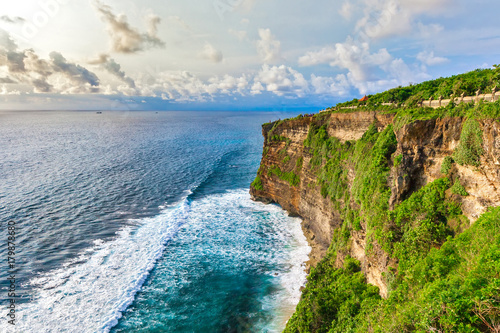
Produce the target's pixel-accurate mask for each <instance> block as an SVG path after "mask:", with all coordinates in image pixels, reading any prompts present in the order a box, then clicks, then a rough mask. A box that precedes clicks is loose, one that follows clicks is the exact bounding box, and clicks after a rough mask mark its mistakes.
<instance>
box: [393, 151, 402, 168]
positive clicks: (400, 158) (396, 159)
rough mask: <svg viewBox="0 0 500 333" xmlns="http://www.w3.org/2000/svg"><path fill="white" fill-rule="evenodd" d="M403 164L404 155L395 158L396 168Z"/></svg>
mask: <svg viewBox="0 0 500 333" xmlns="http://www.w3.org/2000/svg"><path fill="white" fill-rule="evenodd" d="M401 162H403V155H402V154H399V155H398V156H396V157H395V158H394V166H395V167H398V166H399V165H400V164H401Z"/></svg>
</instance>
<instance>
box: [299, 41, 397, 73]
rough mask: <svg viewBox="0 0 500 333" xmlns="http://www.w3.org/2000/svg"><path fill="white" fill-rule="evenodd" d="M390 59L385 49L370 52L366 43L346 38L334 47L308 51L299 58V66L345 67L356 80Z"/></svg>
mask: <svg viewBox="0 0 500 333" xmlns="http://www.w3.org/2000/svg"><path fill="white" fill-rule="evenodd" d="M391 60H392V57H391V55H390V54H389V52H387V50H386V49H384V48H383V49H380V50H378V51H377V52H375V53H371V52H370V46H369V44H368V43H360V42H356V41H354V40H353V39H352V38H348V39H347V40H346V41H345V42H344V43H337V44H335V47H330V46H328V47H324V48H323V49H321V50H319V51H315V52H308V53H306V55H304V56H302V57H300V58H299V64H300V65H301V66H312V65H318V64H325V63H327V64H330V66H332V67H339V68H342V69H347V70H348V72H349V73H350V74H351V75H352V77H353V78H354V80H356V81H364V80H367V79H369V78H370V71H371V70H372V68H373V67H374V66H375V67H380V66H384V65H386V64H388V63H390V61H391Z"/></svg>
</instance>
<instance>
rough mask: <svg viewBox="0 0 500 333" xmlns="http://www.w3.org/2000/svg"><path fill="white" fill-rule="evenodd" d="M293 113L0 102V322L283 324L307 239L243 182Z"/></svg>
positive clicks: (243, 327) (111, 326)
mask: <svg viewBox="0 0 500 333" xmlns="http://www.w3.org/2000/svg"><path fill="white" fill-rule="evenodd" d="M291 115H292V114H283V113H272V112H245V113H243V112H158V113H156V112H111V111H109V112H108V111H103V113H102V114H97V113H96V112H49V111H44V112H42V111H39V112H0V184H1V185H0V222H1V226H0V287H1V290H0V301H1V304H0V306H1V308H0V314H1V315H0V331H1V332H35V333H43V332H51V333H52V332H72V333H77V332H203V333H204V332H279V331H281V330H282V329H283V328H284V325H285V322H286V320H287V319H288V318H289V316H290V315H291V313H292V312H293V310H294V308H295V305H296V304H297V302H298V300H299V298H300V288H301V286H303V285H304V283H305V277H306V274H305V272H304V268H305V267H304V262H305V261H307V259H308V253H309V251H310V248H309V246H308V245H307V242H306V239H305V237H304V235H303V234H302V230H301V227H300V220H299V219H296V218H291V217H288V216H287V215H286V213H285V212H284V211H282V210H281V209H280V208H279V207H278V206H275V205H264V204H262V203H257V202H253V201H252V200H250V196H249V194H248V189H249V185H250V183H251V181H252V180H253V179H254V177H255V175H256V172H257V169H258V167H259V162H260V158H261V153H262V143H263V138H262V135H261V124H262V123H264V122H267V121H269V120H275V119H278V118H284V117H289V116H291ZM8 221H14V222H15V223H16V251H15V259H16V265H15V267H16V271H15V275H16V294H17V295H18V296H20V297H19V298H17V299H16V325H15V326H12V325H10V324H8V323H7V319H8V317H6V315H7V313H8V309H7V304H9V300H8V297H7V288H8V286H9V283H8V280H7V279H8V277H9V269H8V267H7V256H8V253H7V237H8V230H7V223H8Z"/></svg>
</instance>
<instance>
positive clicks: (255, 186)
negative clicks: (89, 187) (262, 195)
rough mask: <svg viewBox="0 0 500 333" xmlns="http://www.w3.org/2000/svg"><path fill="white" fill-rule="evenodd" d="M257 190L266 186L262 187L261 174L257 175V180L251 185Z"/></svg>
mask: <svg viewBox="0 0 500 333" xmlns="http://www.w3.org/2000/svg"><path fill="white" fill-rule="evenodd" d="M250 186H252V187H253V188H255V189H256V190H259V191H262V190H263V189H264V188H263V187H262V181H261V179H260V177H259V176H257V177H255V180H254V181H253V182H252V184H251V185H250Z"/></svg>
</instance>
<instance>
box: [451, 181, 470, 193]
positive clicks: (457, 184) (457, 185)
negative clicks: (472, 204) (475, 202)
mask: <svg viewBox="0 0 500 333" xmlns="http://www.w3.org/2000/svg"><path fill="white" fill-rule="evenodd" d="M451 193H453V194H458V195H461V196H463V197H466V196H468V195H469V193H467V191H466V190H465V188H464V187H463V186H462V184H460V179H458V178H457V179H456V180H455V183H454V184H453V186H452V187H451Z"/></svg>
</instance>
